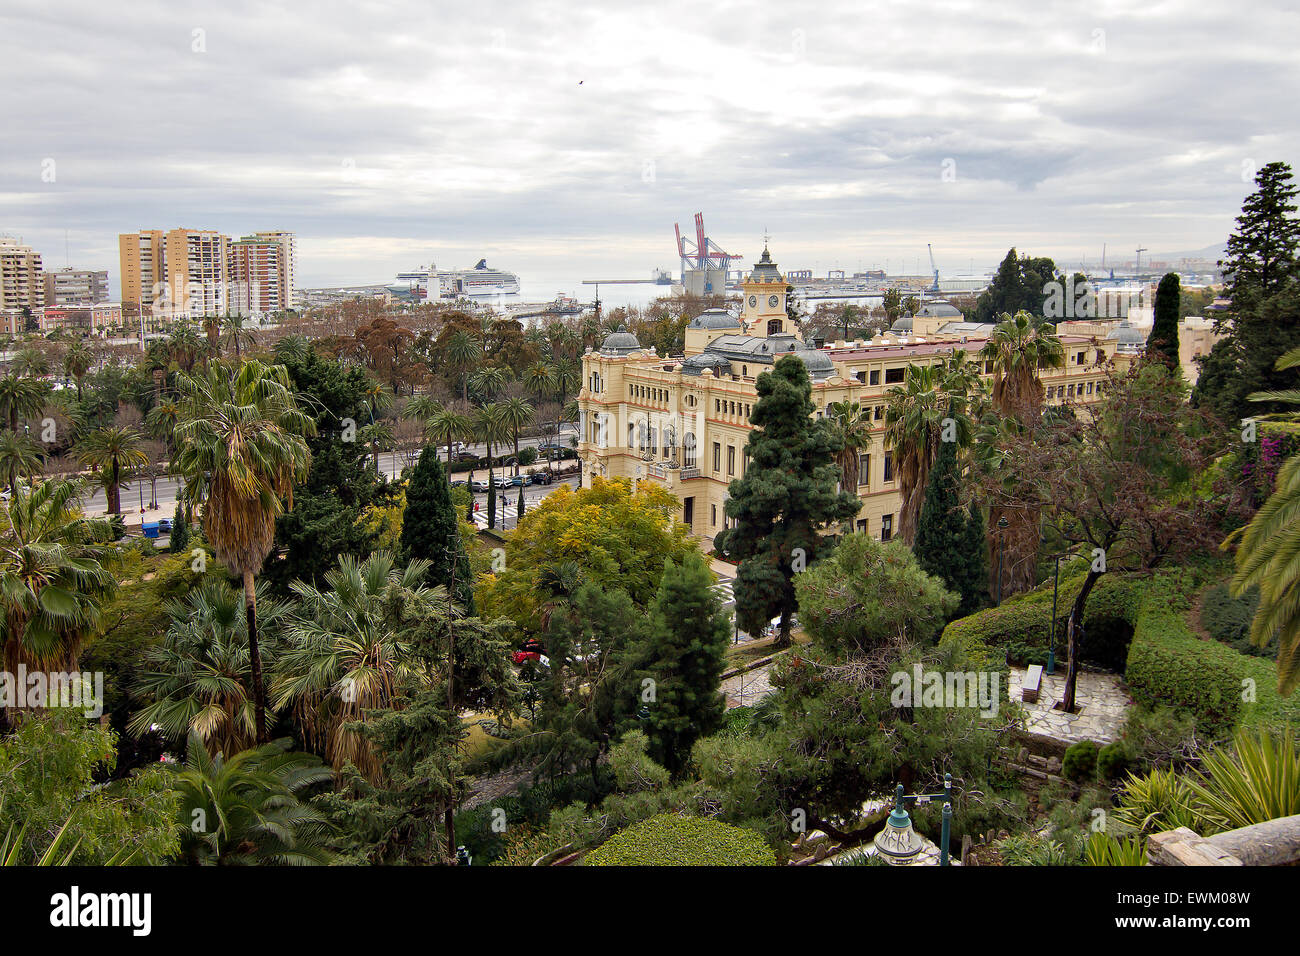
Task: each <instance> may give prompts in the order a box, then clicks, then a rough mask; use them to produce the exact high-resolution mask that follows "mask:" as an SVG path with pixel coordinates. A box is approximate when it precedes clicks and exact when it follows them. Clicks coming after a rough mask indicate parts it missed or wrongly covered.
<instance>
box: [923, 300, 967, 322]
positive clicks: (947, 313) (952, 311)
mask: <svg viewBox="0 0 1300 956" xmlns="http://www.w3.org/2000/svg"><path fill="white" fill-rule="evenodd" d="M921 315H924V316H928V317H930V318H943V319H954V318H961V309H959V308H957V307H956V306H954V305H953V304H952V303H950V302H927V303H926V304H925V305H923V306H921Z"/></svg>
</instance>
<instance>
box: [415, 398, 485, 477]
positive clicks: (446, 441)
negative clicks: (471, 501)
mask: <svg viewBox="0 0 1300 956" xmlns="http://www.w3.org/2000/svg"><path fill="white" fill-rule="evenodd" d="M424 434H425V436H426V437H427V438H430V439H432V440H433V441H434V442H435V443H437V444H440V445H446V446H447V468H448V470H450V468H451V446H452V444H453V443H455V442H458V441H460V440H461V439H463V438H472V437H473V435H474V422H473V420H472V419H470V417H469V416H468V415H462V414H461V413H460V412H458V411H456V410H455V409H452V408H442V407H440V408H438V410H437V411H436V412H434V413H433V414H432V415H431V416H430V417H429V418H427V419H425V422H424Z"/></svg>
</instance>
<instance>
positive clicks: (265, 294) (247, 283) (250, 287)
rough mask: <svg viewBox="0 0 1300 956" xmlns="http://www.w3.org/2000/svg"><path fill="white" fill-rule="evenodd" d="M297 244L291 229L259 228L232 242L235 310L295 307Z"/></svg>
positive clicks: (231, 292) (247, 312)
mask: <svg viewBox="0 0 1300 956" xmlns="http://www.w3.org/2000/svg"><path fill="white" fill-rule="evenodd" d="M294 247H295V243H294V236H293V233H291V232H258V233H254V234H253V235H251V236H244V237H243V238H242V239H237V240H235V241H234V242H232V243H231V244H230V254H229V258H228V261H227V266H228V279H229V286H228V291H229V296H228V304H229V308H230V311H231V312H234V313H236V314H237V315H251V314H253V313H266V312H278V311H281V310H283V309H291V308H293V303H294V253H295V248H294Z"/></svg>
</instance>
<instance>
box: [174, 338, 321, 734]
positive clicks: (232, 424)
mask: <svg viewBox="0 0 1300 956" xmlns="http://www.w3.org/2000/svg"><path fill="white" fill-rule="evenodd" d="M176 387H177V391H178V393H179V398H180V406H181V413H180V418H181V421H180V424H179V425H177V427H176V443H177V448H178V450H177V454H176V469H177V471H178V472H179V473H180V474H181V475H183V476H184V477H185V488H184V491H183V492H182V500H183V501H184V502H185V504H186V507H187V508H188V509H190V510H191V511H193V509H194V508H195V506H198V505H202V507H203V533H204V536H205V537H206V538H207V540H208V541H209V542H210V543H211V544H212V547H213V549H214V550H215V551H216V553H217V558H218V559H219V560H220V561H221V563H222V564H224V565H225V566H226V568H227V569H228V570H229V571H230V573H231V574H233V575H235V576H237V577H240V578H242V579H243V582H244V607H245V614H246V616H247V618H248V649H249V661H250V664H251V666H252V669H253V695H254V698H253V699H254V705H255V709H256V716H257V737H258V741H259V742H265V741H266V740H267V739H268V738H267V731H266V690H265V687H264V685H263V682H262V659H261V654H260V653H259V651H258V646H257V593H256V590H255V587H254V579H255V577H256V575H257V573H258V572H259V571H261V569H262V562H263V561H265V560H266V556H267V555H268V554H269V553H270V551H271V546H272V544H273V543H274V541H275V519H276V518H277V517H278V516H279V515H280V514H281V513H283V512H284V510H285V509H286V508H292V507H293V486H294V483H295V482H298V481H303V480H305V479H306V477H307V468H308V466H309V465H310V463H311V452H310V450H309V449H308V448H307V443H306V442H305V441H304V440H303V436H304V435H306V436H311V435H314V434H315V433H316V424H315V422H314V421H313V420H312V418H311V417H310V416H309V415H306V414H304V413H303V411H302V410H301V409H299V408H298V403H297V401H296V400H295V397H294V393H293V391H292V390H291V386H290V382H289V373H288V372H287V370H286V369H285V367H284V366H283V365H271V366H267V365H263V364H262V363H261V362H259V361H257V360H255V359H254V360H252V361H248V362H245V363H244V364H243V365H241V366H240V367H239V368H238V369H233V368H231V367H230V366H228V365H225V364H222V363H213V364H212V365H210V366H209V367H208V368H207V369H206V370H205V371H204V373H203V374H200V375H197V376H190V375H181V376H178V378H177V383H176Z"/></svg>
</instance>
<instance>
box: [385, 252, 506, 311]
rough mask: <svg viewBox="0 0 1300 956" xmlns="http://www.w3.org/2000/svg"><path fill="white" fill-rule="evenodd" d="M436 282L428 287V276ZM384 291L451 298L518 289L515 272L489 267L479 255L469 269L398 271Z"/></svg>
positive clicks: (417, 297)
mask: <svg viewBox="0 0 1300 956" xmlns="http://www.w3.org/2000/svg"><path fill="white" fill-rule="evenodd" d="M431 278H432V279H435V280H436V282H437V286H436V289H434V290H431V289H430V286H431V285H432V283H431V282H430V279H431ZM387 289H388V292H389V293H391V294H392V295H394V296H396V297H399V298H408V299H415V300H420V301H422V300H424V299H428V298H431V297H432V298H435V299H439V298H442V299H455V298H458V297H460V296H462V295H513V294H515V293H517V292H518V291H519V276H517V275H515V274H514V273H513V272H506V271H504V270H502V269H493V268H491V267H490V266H489V265H488V264H487V260H486V259H480V260H479V261H478V265H476V266H475V267H474V268H473V269H452V270H445V269H439V268H438V267H437V266H435V265H430V266H429V267H428V268H427V269H426V268H424V267H423V266H421V267H420V268H419V269H417V270H415V271H414V272H402V273H399V274H398V276H397V279H396V281H395V282H394V283H393V284H392V285H390V286H387Z"/></svg>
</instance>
